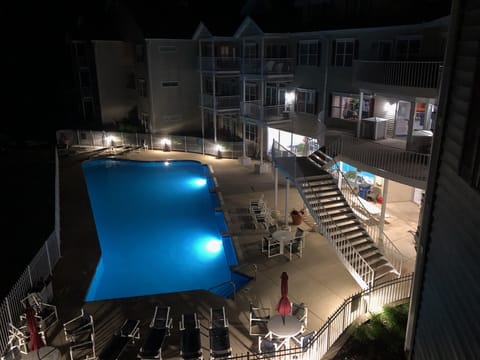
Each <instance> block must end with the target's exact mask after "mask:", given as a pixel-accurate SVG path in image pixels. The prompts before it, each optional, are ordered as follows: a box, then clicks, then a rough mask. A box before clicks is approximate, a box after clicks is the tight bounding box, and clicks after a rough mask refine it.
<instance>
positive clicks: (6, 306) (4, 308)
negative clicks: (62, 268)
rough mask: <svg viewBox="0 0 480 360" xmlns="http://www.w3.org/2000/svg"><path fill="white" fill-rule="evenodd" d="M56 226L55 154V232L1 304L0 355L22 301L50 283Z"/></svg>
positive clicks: (57, 254)
mask: <svg viewBox="0 0 480 360" xmlns="http://www.w3.org/2000/svg"><path fill="white" fill-rule="evenodd" d="M59 226H60V211H59V171H58V156H57V152H55V230H54V231H53V232H52V233H51V234H50V236H49V237H48V238H47V240H46V241H45V243H44V244H43V246H42V247H41V248H40V250H39V251H38V252H37V254H36V255H35V256H34V258H33V259H32V261H31V262H30V264H29V265H28V266H27V268H26V269H25V270H24V271H23V273H22V275H20V278H19V279H18V280H17V282H16V283H15V285H14V286H13V287H12V289H11V290H10V291H9V293H8V294H7V296H6V297H5V299H4V300H3V301H2V302H1V304H0V355H1V354H3V353H5V351H7V350H8V346H9V345H8V340H9V323H12V324H13V325H15V326H18V325H19V323H20V315H22V314H23V313H24V312H25V308H24V307H23V305H22V302H21V300H22V299H24V298H25V297H26V296H27V294H28V293H29V291H30V290H32V289H39V288H41V287H43V286H45V285H47V284H48V283H49V282H50V280H51V276H52V271H53V268H54V267H55V264H56V263H57V262H58V260H59V259H60V256H61V254H60V238H59V236H58V235H59V234H60V232H59ZM45 300H46V299H45Z"/></svg>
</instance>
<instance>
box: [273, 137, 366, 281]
mask: <svg viewBox="0 0 480 360" xmlns="http://www.w3.org/2000/svg"><path fill="white" fill-rule="evenodd" d="M279 151H281V154H282V155H285V156H281V157H293V158H296V155H295V154H294V153H292V152H291V151H289V150H288V149H286V148H284V147H283V146H282V145H280V143H278V142H277V141H276V140H274V141H273V145H272V158H273V160H274V161H275V159H276V158H277V156H276V155H277V152H279ZM298 172H299V173H297V166H296V161H294V162H293V179H290V180H292V181H293V182H294V184H295V186H296V187H297V189H298V190H299V193H300V195H301V196H302V198H303V201H304V202H305V204H306V206H307V207H308V208H309V211H310V215H312V216H313V217H314V219H315V221H316V222H317V223H318V224H319V226H320V228H321V233H322V235H323V236H325V237H326V238H327V239H328V240H329V242H330V243H331V244H332V245H333V247H334V249H335V251H336V253H337V256H338V257H339V258H340V260H341V261H342V263H343V264H344V266H345V267H346V268H347V269H348V270H349V271H350V273H351V274H352V276H353V277H354V278H355V279H356V280H357V282H358V283H359V284H360V286H361V287H362V288H364V289H366V288H368V287H370V286H372V285H373V281H374V278H375V272H374V270H373V269H372V267H371V266H370V265H369V264H368V263H367V262H366V261H365V259H364V258H363V257H362V256H361V255H360V253H359V252H358V251H357V249H355V248H354V247H353V246H352V245H351V244H350V242H349V241H348V240H347V239H346V237H345V235H343V234H342V233H341V232H340V231H339V229H338V227H337V225H336V223H335V221H334V220H333V219H332V217H331V215H330V214H329V212H328V210H327V209H326V208H325V207H323V206H322V205H321V204H319V207H320V208H321V210H322V212H323V213H324V214H325V215H323V216H319V215H318V214H317V211H316V210H315V209H314V208H313V207H312V206H311V204H310V202H309V200H308V199H307V198H306V196H305V192H304V190H303V187H302V186H301V184H299V183H298V181H297V179H299V178H302V179H304V183H303V184H304V185H306V186H307V187H311V185H310V183H309V182H308V180H307V179H306V178H305V176H304V174H303V172H302V171H301V170H298ZM289 178H291V176H289ZM327 224H328V226H331V228H329V227H327ZM340 246H341V247H342V248H343V250H344V252H342V251H341V250H340V248H339V247H340ZM347 256H348V257H350V261H349V260H347Z"/></svg>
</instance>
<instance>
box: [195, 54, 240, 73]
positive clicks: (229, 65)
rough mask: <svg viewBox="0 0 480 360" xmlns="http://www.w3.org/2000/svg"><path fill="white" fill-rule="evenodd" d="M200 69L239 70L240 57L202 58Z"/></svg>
mask: <svg viewBox="0 0 480 360" xmlns="http://www.w3.org/2000/svg"><path fill="white" fill-rule="evenodd" d="M200 66H201V67H200V69H201V70H203V71H239V70H240V58H238V57H235V58H223V57H205V56H202V57H201V58H200Z"/></svg>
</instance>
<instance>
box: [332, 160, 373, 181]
mask: <svg viewBox="0 0 480 360" xmlns="http://www.w3.org/2000/svg"><path fill="white" fill-rule="evenodd" d="M332 168H334V169H336V168H337V166H336V165H333V166H332ZM340 170H341V171H342V172H343V173H344V174H345V173H346V172H347V171H355V172H356V173H357V176H363V177H366V178H368V179H370V181H371V182H372V183H373V181H374V179H375V175H373V174H372V173H369V172H366V171H358V169H357V168H356V167H354V166H352V165H350V164H347V163H345V162H342V165H341V169H340Z"/></svg>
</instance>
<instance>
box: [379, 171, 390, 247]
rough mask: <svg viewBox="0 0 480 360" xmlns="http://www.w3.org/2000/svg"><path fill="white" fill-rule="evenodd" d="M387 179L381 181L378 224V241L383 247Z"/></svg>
mask: <svg viewBox="0 0 480 360" xmlns="http://www.w3.org/2000/svg"><path fill="white" fill-rule="evenodd" d="M388 182H389V180H388V179H385V178H384V179H383V191H382V209H381V211H380V223H379V229H380V234H379V241H380V243H381V245H383V229H384V227H385V212H386V210H387V197H388Z"/></svg>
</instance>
